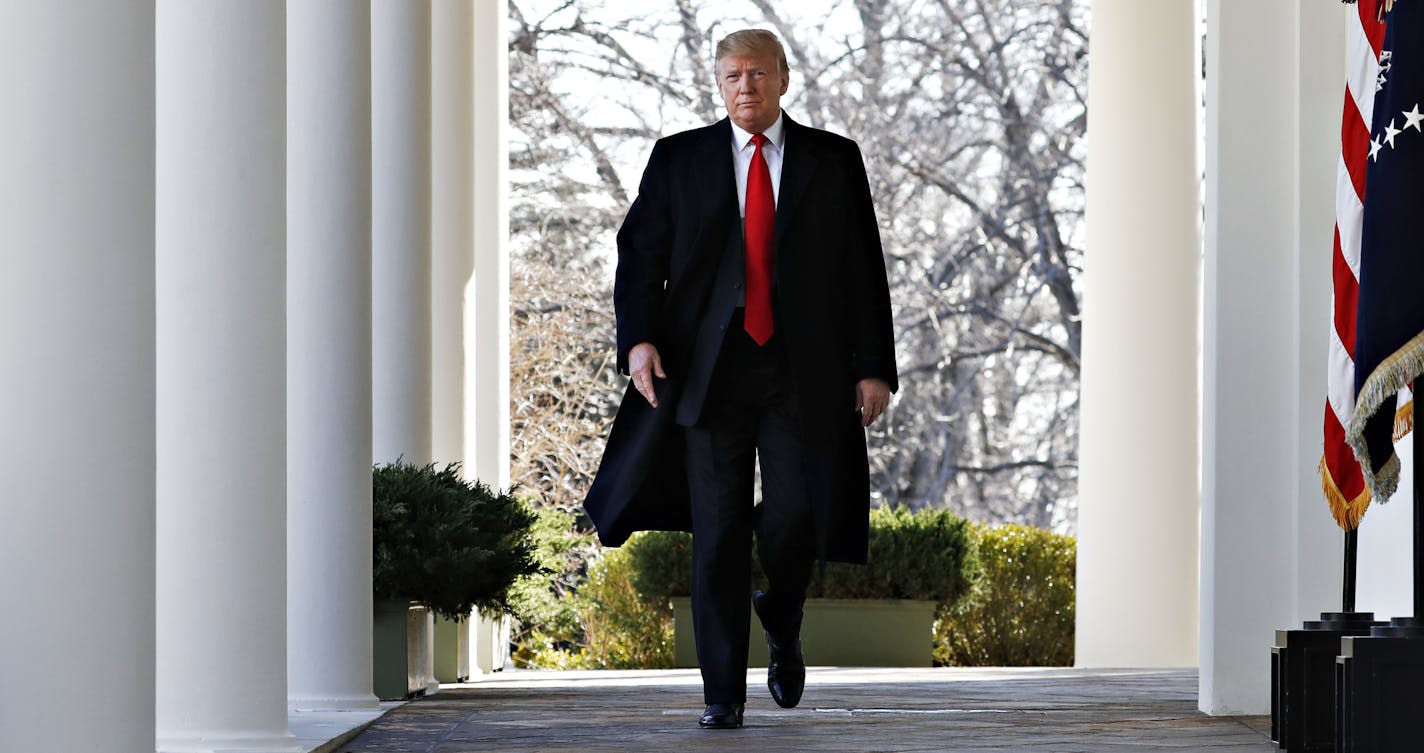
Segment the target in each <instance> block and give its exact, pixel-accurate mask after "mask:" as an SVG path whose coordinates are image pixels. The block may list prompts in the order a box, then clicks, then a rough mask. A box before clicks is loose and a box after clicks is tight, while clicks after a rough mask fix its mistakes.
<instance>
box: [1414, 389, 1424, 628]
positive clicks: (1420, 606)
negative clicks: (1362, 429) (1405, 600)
mask: <svg viewBox="0 0 1424 753" xmlns="http://www.w3.org/2000/svg"><path fill="white" fill-rule="evenodd" d="M1420 398H1424V395H1415V396H1414V400H1412V401H1411V402H1412V403H1413V404H1414V426H1415V428H1416V429H1419V427H1424V423H1420V419H1421V418H1424V416H1421V415H1420V413H1421V409H1420V407H1419V403H1420ZM1421 432H1424V429H1420V430H1419V431H1416V432H1414V467H1413V469H1412V470H1413V473H1414V483H1413V484H1411V486H1413V487H1414V489H1413V493H1414V616H1415V617H1416V618H1420V617H1424V496H1421V495H1420V494H1419V486H1420V481H1421V474H1420V472H1419V469H1420V460H1424V437H1421V436H1420V433H1421Z"/></svg>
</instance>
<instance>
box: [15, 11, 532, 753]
mask: <svg viewBox="0 0 1424 753" xmlns="http://www.w3.org/2000/svg"><path fill="white" fill-rule="evenodd" d="M432 5H433V6H434V7H433V9H432ZM506 13H507V8H506V6H505V4H504V3H503V2H478V3H468V2H462V1H461V0H434V2H433V3H432V2H431V0H374V2H371V3H365V2H356V3H353V2H348V1H346V0H291V1H290V2H281V1H280V0H255V1H254V2H244V3H230V2H224V1H221V0H182V1H179V0H157V1H156V2H155V0H146V1H145V0H114V2H110V3H104V4H100V5H97V6H96V5H95V4H93V3H86V2H81V1H80V0H55V1H54V2H45V3H7V4H5V5H3V6H0V92H3V93H4V96H5V97H6V103H5V104H6V109H7V116H6V117H5V118H3V119H0V154H3V160H2V161H3V162H4V164H6V169H5V170H4V171H0V249H3V260H4V265H5V267H6V270H7V271H6V274H5V275H3V276H0V313H3V315H4V320H5V321H6V322H8V323H9V324H10V326H9V327H7V337H6V343H7V350H8V351H9V352H8V353H7V356H6V368H4V369H0V395H3V396H4V403H5V412H4V413H5V416H6V418H5V421H4V422H3V424H2V426H3V428H0V451H3V453H4V456H5V457H6V458H7V460H6V469H7V471H8V473H7V475H8V476H9V477H10V478H9V483H8V484H7V486H8V490H7V491H6V492H5V493H4V499H3V501H4V505H3V509H4V511H5V513H6V516H7V517H8V518H9V519H10V521H11V523H10V524H7V525H5V526H0V530H3V531H4V533H3V534H0V536H3V537H4V542H3V543H4V549H3V551H4V552H5V554H4V557H5V562H6V566H5V567H4V568H3V569H0V584H3V586H0V594H3V595H4V596H5V597H6V599H5V600H6V602H7V603H8V604H9V606H8V607H7V608H6V610H4V612H3V617H0V646H3V648H0V651H3V652H4V653H3V655H4V657H5V662H4V664H5V666H6V667H7V671H6V673H5V675H4V676H3V678H0V748H3V749H5V750H11V749H14V750H27V751H72V750H81V749H89V748H91V747H93V746H95V745H102V747H103V748H104V749H105V750H114V751H121V752H126V751H152V750H154V749H155V747H156V748H157V750H159V751H213V750H224V751H228V750H242V751H291V750H298V749H299V748H298V747H297V743H296V740H295V738H294V737H293V736H292V734H291V732H290V730H289V729H288V713H289V711H290V710H292V709H323V710H337V709H361V708H374V707H375V706H376V699H375V697H374V695H373V694H372V692H371V630H370V627H371V615H372V593H371V507H370V505H371V500H370V468H371V463H372V462H373V460H374V461H377V462H384V461H389V460H394V459H396V458H397V457H404V458H405V459H407V460H410V461H414V462H427V461H430V460H436V461H441V462H445V461H452V460H464V461H466V465H467V467H473V464H472V463H470V462H468V456H469V455H470V454H471V453H470V452H467V450H466V447H467V445H468V443H469V437H470V436H480V434H481V430H480V428H479V427H473V428H472V427H468V426H466V425H465V423H466V420H467V416H469V415H471V414H474V415H478V416H480V417H481V418H482V419H483V420H485V421H489V420H497V419H498V417H499V416H501V415H503V416H506V417H507V415H508V413H507V412H508V408H507V407H500V406H499V405H498V403H499V402H501V401H502V402H504V403H505V404H506V406H507V401H508V388H507V386H505V387H504V388H503V389H495V390H493V391H491V392H487V393H483V394H480V395H471V396H469V397H466V396H465V395H464V394H463V393H464V391H465V388H466V383H467V382H468V381H469V380H470V377H469V376H468V375H467V370H466V369H465V362H466V360H469V361H470V362H474V363H481V364H485V363H499V362H502V361H505V360H507V358H508V355H507V348H503V349H500V345H501V343H500V341H498V340H493V341H490V340H487V339H486V340H479V339H474V338H472V336H471V335H472V333H470V332H469V331H468V330H469V324H470V323H471V322H476V323H478V322H482V317H484V316H487V315H492V312H494V310H495V308H496V307H497V306H499V305H500V304H501V303H505V304H507V297H506V298H505V299H503V301H500V300H497V299H496V300H492V301H483V300H480V301H474V300H467V299H466V298H465V292H464V291H465V288H466V286H467V285H476V284H477V285H479V286H480V287H481V289H489V290H497V289H499V288H500V287H502V286H505V285H507V277H506V278H504V279H499V278H497V277H495V276H496V275H500V274H505V272H504V270H505V269H506V268H505V267H502V266H501V265H500V264H498V263H495V264H487V265H485V266H482V267H479V268H478V271H476V270H477V263H476V257H477V256H478V257H479V258H481V259H486V260H488V259H496V260H497V259H500V258H502V257H503V256H504V240H503V235H502V234H501V230H502V228H503V227H505V225H504V224H503V223H502V222H501V223H496V225H495V227H494V228H492V229H486V228H482V227H480V226H479V223H480V222H482V221H484V220H481V219H479V218H489V217H491V216H495V215H497V214H499V213H500V212H502V211H503V209H502V207H503V204H502V201H503V199H502V198H501V197H502V194H503V193H504V191H503V189H502V188H501V187H499V186H477V183H478V182H489V181H495V180H502V179H503V176H504V173H503V172H502V171H478V170H476V166H475V165H476V161H477V160H478V161H480V162H481V163H497V162H501V161H503V160H505V159H506V157H505V154H504V147H503V141H504V139H503V136H504V129H505V125H504V118H505V116H504V110H503V109H501V108H495V109H489V110H476V108H475V106H474V103H475V101H476V97H477V96H478V97H484V98H486V99H487V98H488V97H490V96H491V95H490V92H489V91H486V90H481V91H477V85H476V79H477V77H478V78H479V80H480V82H482V84H481V85H482V86H484V87H485V88H486V89H488V88H490V87H493V88H495V89H497V90H499V91H500V92H501V94H500V96H503V94H502V92H503V91H504V89H505V83H504V80H503V78H502V77H503V76H504V75H505V74H504V71H506V70H507V68H506V63H505V62H504V58H505V55H506V54H507V52H506V50H507V46H506V44H505V42H504V39H503V36H502V30H503V29H505V28H506V25H505V21H504V16H505V14H506ZM432 37H433V38H432ZM486 69H489V70H486ZM437 119H438V126H437V125H436V121H437ZM477 133H478V134H480V136H481V141H480V143H479V145H477V144H476V141H475V138H476V134H477ZM437 162H438V164H439V167H438V169H437V168H436V167H435V164H436V163H437ZM480 201H485V202H489V203H490V204H491V206H487V207H482V206H478V205H477V203H478V202H480ZM486 245H487V246H488V247H487V248H486V247H483V246H486ZM472 275H474V276H475V277H476V278H478V279H474V280H472ZM495 321H496V322H500V321H507V314H503V315H502V316H496V318H495ZM11 333H13V334H11ZM504 342H505V343H507V339H506V340H504ZM472 346H473V347H474V348H479V349H480V350H479V351H478V352H476V351H474V350H472ZM505 368H506V371H505V373H507V366H506V367H505ZM506 423H507V419H506ZM492 433H493V434H494V436H495V437H496V439H495V442H494V444H492V445H491V448H492V452H490V453H489V454H490V455H491V456H492V457H495V458H503V459H505V460H504V461H503V462H504V463H505V464H506V465H507V458H508V444H507V429H505V430H503V431H494V432H492ZM499 437H504V438H505V440H504V441H505V443H504V445H503V446H502V447H501V446H499V445H498V438H499ZM480 441H481V442H488V440H484V439H481V440H480ZM499 465H500V461H499V460H494V461H493V462H491V461H489V460H488V459H486V460H485V461H484V464H483V466H482V467H481V469H480V470H481V471H482V472H485V473H488V474H490V475H489V476H486V477H484V480H487V481H490V482H491V483H499V484H507V482H508V470H507V469H504V470H503V471H500V470H499V467H498V466H499ZM77 685H82V686H83V688H82V690H80V689H77V688H76V686H77ZM60 699H67V700H60ZM75 699H78V700H75Z"/></svg>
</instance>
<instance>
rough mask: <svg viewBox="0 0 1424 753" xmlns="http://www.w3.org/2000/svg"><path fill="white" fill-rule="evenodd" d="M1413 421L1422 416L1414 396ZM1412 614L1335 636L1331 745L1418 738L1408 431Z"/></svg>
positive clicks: (1418, 455) (1421, 507)
mask: <svg viewBox="0 0 1424 753" xmlns="http://www.w3.org/2000/svg"><path fill="white" fill-rule="evenodd" d="M1413 403H1414V422H1415V423H1414V425H1415V426H1424V424H1421V423H1419V422H1420V420H1421V419H1424V415H1421V405H1420V403H1421V401H1420V400H1414V401H1413ZM1413 461H1414V463H1413V470H1414V484H1413V487H1414V488H1413V489H1412V494H1413V497H1414V616H1412V617H1396V618H1394V619H1393V620H1391V621H1390V623H1389V624H1388V625H1382V626H1378V627H1375V628H1373V629H1372V630H1371V631H1370V634H1369V635H1367V636H1346V637H1344V638H1341V640H1340V656H1339V657H1338V658H1337V659H1336V664H1335V667H1336V688H1337V694H1338V698H1337V702H1336V713H1337V721H1336V729H1337V734H1338V736H1337V738H1336V744H1335V746H1334V748H1333V749H1334V750H1336V751H1341V753H1345V752H1347V751H1373V750H1413V749H1416V748H1417V746H1418V744H1419V741H1420V740H1424V717H1421V716H1420V715H1419V713H1418V711H1419V709H1418V703H1419V693H1420V690H1421V689H1424V495H1422V494H1421V491H1424V490H1421V489H1420V486H1421V484H1420V481H1421V480H1424V474H1421V473H1420V470H1421V466H1424V441H1422V440H1421V437H1420V436H1419V435H1417V434H1416V435H1415V437H1414V452H1413Z"/></svg>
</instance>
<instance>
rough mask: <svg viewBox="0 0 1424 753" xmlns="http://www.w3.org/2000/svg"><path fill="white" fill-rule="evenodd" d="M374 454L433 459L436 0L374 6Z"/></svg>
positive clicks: (377, 1)
mask: <svg viewBox="0 0 1424 753" xmlns="http://www.w3.org/2000/svg"><path fill="white" fill-rule="evenodd" d="M371 197H372V198H371V204H372V205H371V236H372V237H371V279H372V288H371V308H372V336H371V344H372V365H371V377H372V389H373V416H372V425H373V457H374V458H375V460H376V461H377V462H390V461H394V460H395V459H396V458H398V457H402V456H403V457H404V458H405V460H407V461H409V462H412V463H427V462H430V460H431V444H430V443H431V431H430V404H431V403H430V395H431V379H430V373H431V372H430V352H431V350H430V345H431V342H430V319H431V310H430V2H429V0H374V1H373V2H372V3H371Z"/></svg>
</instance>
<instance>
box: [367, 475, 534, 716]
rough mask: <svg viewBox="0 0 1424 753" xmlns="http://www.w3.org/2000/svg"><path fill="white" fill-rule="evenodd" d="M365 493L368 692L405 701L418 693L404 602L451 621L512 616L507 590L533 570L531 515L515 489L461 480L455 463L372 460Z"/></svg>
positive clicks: (419, 671)
mask: <svg viewBox="0 0 1424 753" xmlns="http://www.w3.org/2000/svg"><path fill="white" fill-rule="evenodd" d="M372 491H373V498H372V502H373V511H372V512H373V520H372V522H373V527H372V542H371V543H372V555H373V576H374V588H375V603H376V614H375V620H376V622H375V634H374V637H375V641H376V646H375V672H374V674H375V677H374V679H375V689H376V695H377V696H379V697H380V698H383V699H389V698H403V697H408V696H410V695H418V694H420V693H421V692H423V691H424V687H423V685H420V683H418V682H413V680H414V679H415V678H418V677H419V676H422V675H423V670H419V669H416V668H414V667H412V666H411V664H412V662H414V661H416V660H417V657H416V656H413V655H411V654H412V653H413V652H408V651H407V647H408V644H409V638H408V634H407V625H408V614H407V613H408V611H409V607H410V605H411V604H412V602H414V603H416V604H419V605H421V606H423V607H425V608H427V609H429V610H430V611H431V612H433V613H434V614H435V615H436V616H439V617H443V618H446V619H450V620H455V621H457V622H458V621H461V620H463V619H464V618H465V617H467V616H468V615H469V614H470V613H471V612H472V611H474V610H479V611H481V612H482V613H485V614H499V613H512V612H513V609H512V607H511V605H510V601H509V596H510V589H511V587H512V586H514V584H515V583H516V582H517V581H518V580H519V579H520V578H523V577H526V576H530V575H534V574H535V573H538V572H540V570H541V568H540V566H539V564H538V563H537V562H536V561H535V557H534V544H533V541H532V539H531V536H530V534H531V532H532V529H533V526H534V521H535V516H534V512H533V511H532V510H530V509H529V507H528V505H526V504H524V503H523V502H521V501H520V500H518V499H517V498H515V497H514V496H512V495H510V494H508V493H505V492H499V491H496V490H492V489H490V487H488V486H487V485H485V484H483V483H480V482H478V481H470V480H467V479H465V478H464V477H463V475H462V474H461V471H460V464H459V463H449V464H447V465H445V466H444V467H443V468H439V467H437V466H436V465H435V464H434V463H431V464H428V465H423V466H418V465H414V464H411V463H407V462H404V461H401V460H398V461H396V462H394V463H389V464H383V465H377V466H376V467H375V469H374V472H373V473H372ZM422 619H423V617H422ZM413 670H415V671H413Z"/></svg>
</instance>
